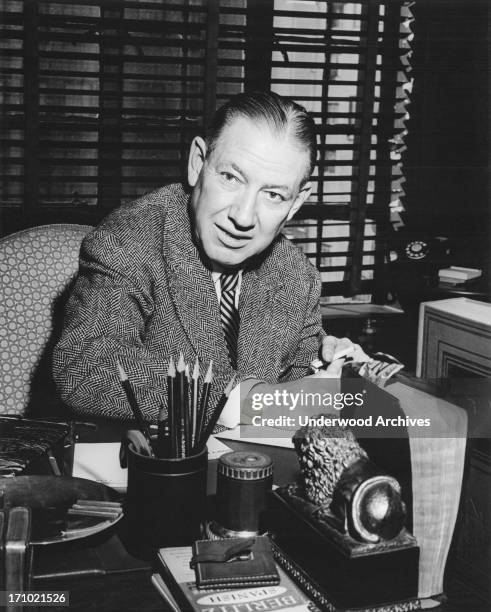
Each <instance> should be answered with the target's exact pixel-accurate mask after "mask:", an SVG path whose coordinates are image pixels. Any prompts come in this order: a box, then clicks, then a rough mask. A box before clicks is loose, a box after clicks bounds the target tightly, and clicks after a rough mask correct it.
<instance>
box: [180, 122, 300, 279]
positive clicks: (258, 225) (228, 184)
mask: <svg viewBox="0 0 491 612" xmlns="http://www.w3.org/2000/svg"><path fill="white" fill-rule="evenodd" d="M308 165H309V154H308V152H307V150H305V149H302V148H300V146H299V145H298V144H297V143H296V142H295V141H294V140H292V137H288V136H285V135H282V134H280V135H278V134H275V133H274V132H272V131H271V129H270V128H269V127H268V126H267V124H266V123H260V124H256V123H253V122H252V121H250V120H249V119H246V118H238V119H236V120H235V121H234V122H233V123H232V124H231V125H229V126H227V127H225V128H224V130H223V132H222V134H221V136H220V138H219V139H218V141H217V143H216V146H215V148H214V149H213V151H212V152H211V153H210V154H209V155H208V156H207V155H206V145H205V143H204V141H203V140H202V139H201V138H195V139H194V141H193V143H192V145H191V151H190V157H189V166H188V180H189V184H190V185H191V186H192V187H193V188H194V189H193V193H192V196H191V205H192V208H193V212H194V234H195V237H196V239H197V240H198V241H199V243H200V244H201V246H202V248H203V249H204V251H205V253H206V255H207V256H208V258H209V259H210V261H211V263H212V266H213V269H214V270H216V271H221V270H223V269H224V268H236V267H241V266H242V265H243V264H244V262H246V261H247V260H248V259H250V258H251V257H253V256H254V255H257V254H258V253H260V252H261V251H263V250H264V249H266V248H267V247H268V246H269V245H270V244H271V242H272V241H273V240H274V238H275V237H276V236H277V235H278V233H279V232H280V231H281V228H282V227H283V225H284V223H285V222H286V221H288V220H289V219H291V217H292V216H293V215H294V214H295V212H296V211H297V210H298V208H299V207H300V206H301V205H302V203H303V202H304V200H305V199H306V197H307V196H308V195H309V193H310V185H302V181H303V180H304V178H305V173H306V171H307V169H308Z"/></svg>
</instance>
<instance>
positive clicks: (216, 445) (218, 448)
mask: <svg viewBox="0 0 491 612" xmlns="http://www.w3.org/2000/svg"><path fill="white" fill-rule="evenodd" d="M206 446H207V448H208V459H218V458H219V457H221V456H222V455H223V454H224V453H229V452H230V451H231V450H232V449H231V448H230V447H229V446H227V445H226V444H224V443H223V442H220V440H217V438H216V437H215V436H210V437H209V438H208V443H207V444H206Z"/></svg>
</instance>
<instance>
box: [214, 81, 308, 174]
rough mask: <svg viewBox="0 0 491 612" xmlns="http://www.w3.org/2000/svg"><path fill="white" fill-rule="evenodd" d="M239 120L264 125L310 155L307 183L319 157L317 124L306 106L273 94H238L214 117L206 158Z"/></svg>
mask: <svg viewBox="0 0 491 612" xmlns="http://www.w3.org/2000/svg"><path fill="white" fill-rule="evenodd" d="M238 118H245V119H250V120H251V121H254V122H257V123H265V124H266V125H268V126H269V127H270V129H271V130H272V132H273V133H275V134H278V135H283V134H284V135H287V136H289V137H291V138H292V140H293V141H295V142H296V144H297V145H298V146H299V148H303V149H305V150H306V151H307V152H308V153H309V168H308V172H307V173H306V176H305V177H304V182H306V181H307V180H308V179H309V177H310V175H311V174H312V172H313V170H314V167H315V163H316V157H317V145H316V136H315V124H314V120H313V119H312V117H311V116H310V114H309V113H308V112H307V111H306V110H305V108H304V107H303V106H300V104H297V103H296V102H293V100H290V99H289V98H285V97H283V96H280V95H278V94H276V93H273V92H253V93H250V94H247V93H243V94H238V95H237V96H234V97H233V98H231V99H230V100H229V101H228V102H226V103H225V104H224V105H223V106H221V107H220V108H219V109H218V110H217V111H216V113H215V115H214V117H213V120H212V123H211V126H210V128H209V129H208V131H207V134H206V145H207V155H209V154H210V153H211V152H212V151H213V149H214V148H215V146H216V144H217V141H218V139H219V138H220V135H221V134H222V131H223V130H224V128H225V127H226V126H228V125H230V124H231V123H232V122H233V121H234V120H236V119H238Z"/></svg>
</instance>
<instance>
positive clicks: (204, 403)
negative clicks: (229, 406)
mask: <svg viewBox="0 0 491 612" xmlns="http://www.w3.org/2000/svg"><path fill="white" fill-rule="evenodd" d="M212 381H213V360H211V361H210V363H209V365H208V370H207V372H206V375H205V380H204V382H203V388H202V389H201V397H200V402H199V410H198V424H197V426H196V436H195V442H194V447H193V450H195V449H196V448H197V447H198V446H199V442H200V440H201V435H202V433H203V428H204V426H205V418H206V412H207V408H208V399H209V397H210V389H211V383H212Z"/></svg>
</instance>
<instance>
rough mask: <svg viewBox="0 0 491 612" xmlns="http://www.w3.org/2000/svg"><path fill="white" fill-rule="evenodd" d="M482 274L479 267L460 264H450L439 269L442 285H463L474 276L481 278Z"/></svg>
mask: <svg viewBox="0 0 491 612" xmlns="http://www.w3.org/2000/svg"><path fill="white" fill-rule="evenodd" d="M481 274H482V271H481V270H478V269H477V268H461V267H460V266H450V268H443V269H442V270H439V271H438V279H439V281H440V285H443V286H448V287H454V286H456V285H462V284H464V283H466V282H468V281H470V280H473V279H474V278H479V277H480V276H481Z"/></svg>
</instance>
